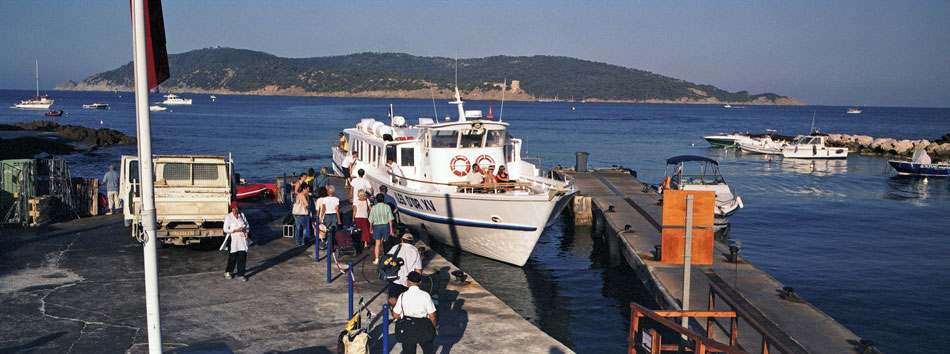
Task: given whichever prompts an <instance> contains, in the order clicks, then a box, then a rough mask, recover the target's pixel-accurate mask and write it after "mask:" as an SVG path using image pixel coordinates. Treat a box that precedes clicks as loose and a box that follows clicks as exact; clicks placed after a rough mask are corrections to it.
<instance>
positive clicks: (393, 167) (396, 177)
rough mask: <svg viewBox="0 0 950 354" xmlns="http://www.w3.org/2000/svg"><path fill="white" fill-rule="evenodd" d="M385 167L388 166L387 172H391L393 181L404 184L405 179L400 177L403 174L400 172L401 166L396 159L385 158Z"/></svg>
mask: <svg viewBox="0 0 950 354" xmlns="http://www.w3.org/2000/svg"><path fill="white" fill-rule="evenodd" d="M386 168H388V169H389V172H392V174H393V176H392V181H393V183H398V184H399V185H402V186H405V185H406V181H405V180H403V179H402V178H400V177H404V176H405V175H404V174H402V168H400V167H399V164H398V163H396V161H393V160H392V159H389V160H387V161H386Z"/></svg>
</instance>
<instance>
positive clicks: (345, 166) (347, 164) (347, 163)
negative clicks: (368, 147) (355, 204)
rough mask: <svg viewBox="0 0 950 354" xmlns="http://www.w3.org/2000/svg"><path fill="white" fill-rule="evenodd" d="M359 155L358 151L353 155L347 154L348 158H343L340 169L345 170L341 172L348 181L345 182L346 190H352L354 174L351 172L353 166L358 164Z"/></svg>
mask: <svg viewBox="0 0 950 354" xmlns="http://www.w3.org/2000/svg"><path fill="white" fill-rule="evenodd" d="M357 155H358V154H357V153H356V151H353V152H352V153H349V154H346V156H345V157H343V161H341V162H340V169H341V170H343V171H341V172H343V178H344V179H345V180H346V182H344V186H345V187H346V188H350V180H351V179H352V178H353V176H352V174H353V173H352V172H351V171H350V168H351V167H353V164H354V163H355V162H356V158H357Z"/></svg>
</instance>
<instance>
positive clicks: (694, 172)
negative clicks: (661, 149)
mask: <svg viewBox="0 0 950 354" xmlns="http://www.w3.org/2000/svg"><path fill="white" fill-rule="evenodd" d="M666 177H667V181H665V182H664V185H665V187H667V188H670V189H684V188H683V187H684V186H688V185H725V184H726V180H725V178H723V177H722V175H721V174H720V173H719V162H718V161H716V160H713V159H710V158H707V157H702V156H694V155H682V156H675V157H671V158H669V159H667V160H666Z"/></svg>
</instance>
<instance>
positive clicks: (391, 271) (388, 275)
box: [376, 243, 405, 281]
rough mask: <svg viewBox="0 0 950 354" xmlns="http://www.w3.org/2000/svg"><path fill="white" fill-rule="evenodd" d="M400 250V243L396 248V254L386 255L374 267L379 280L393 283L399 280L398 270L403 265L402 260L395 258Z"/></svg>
mask: <svg viewBox="0 0 950 354" xmlns="http://www.w3.org/2000/svg"><path fill="white" fill-rule="evenodd" d="M400 249H402V244H401V243H400V244H399V246H396V252H393V253H392V254H389V253H387V254H386V255H385V256H384V257H383V259H381V260H380V262H379V265H378V266H376V274H377V275H379V280H382V281H393V280H396V279H398V278H399V274H398V273H399V268H401V267H402V265H403V263H405V262H404V261H403V259H402V258H399V257H397V256H398V255H399V250H400Z"/></svg>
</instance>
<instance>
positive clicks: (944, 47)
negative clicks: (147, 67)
mask: <svg viewBox="0 0 950 354" xmlns="http://www.w3.org/2000/svg"><path fill="white" fill-rule="evenodd" d="M163 12H164V15H165V28H166V32H167V34H166V35H167V40H168V51H169V53H183V52H188V51H191V50H195V49H201V48H208V47H213V46H222V47H231V48H240V49H249V50H255V51H262V52H266V53H270V54H274V55H277V56H280V57H294V58H302V57H323V56H332V55H346V54H352V53H360V52H394V53H406V54H411V55H416V56H426V57H430V56H439V57H450V58H451V57H456V56H457V57H459V58H483V57H489V56H494V55H509V56H530V55H556V56H565V57H571V58H578V59H583V60H590V61H596V62H603V63H608V64H613V65H619V66H623V67H628V68H633V69H638V70H644V71H649V72H652V73H656V74H660V75H663V76H668V77H672V78H676V79H682V80H686V81H690V82H694V83H697V84H709V85H714V86H716V87H719V88H721V89H724V90H728V91H730V92H735V91H742V90H745V91H749V92H750V93H752V94H757V93H764V92H771V93H775V94H778V95H782V96H788V97H794V98H796V99H799V100H800V101H802V102H804V103H805V104H813V105H839V106H865V105H867V106H902V107H950V69H948V64H947V63H946V62H947V58H950V30H948V29H947V26H946V25H945V24H944V23H945V21H946V20H945V19H946V18H950V16H948V15H950V2H937V1H910V2H900V3H892V2H886V1H853V2H847V1H832V2H820V1H804V2H795V3H784V2H772V1H766V2H757V3H741V4H740V3H723V4H719V3H710V2H696V3H692V2H691V3H640V2H628V1H603V2H594V3H574V2H566V1H548V2H545V1H534V0H532V1H524V2H516V3H508V2H499V1H486V2H478V3H451V2H432V1H414V2H405V3H396V2H383V1H367V2H356V3H352V2H330V3H315V2H307V1H274V2H268V3H256V2H249V1H203V2H195V3H193V2H180V1H169V0H166V1H164V4H163ZM0 29H2V31H3V33H4V34H5V35H4V36H0V48H2V49H3V50H4V52H5V55H3V56H0V88H3V89H33V88H34V78H33V76H34V73H33V65H34V59H38V60H39V62H40V63H39V65H40V88H41V90H43V89H45V90H51V89H52V88H53V87H55V86H56V85H58V84H60V83H62V82H64V81H66V80H73V81H77V82H78V81H81V80H82V79H84V78H86V77H88V76H90V75H93V74H97V73H100V72H105V71H109V70H113V69H115V68H118V67H119V66H121V65H124V64H126V63H128V62H129V61H130V60H131V58H132V44H131V25H130V22H129V8H128V3H127V2H106V1H89V2H75V1H68V0H57V1H50V2H45V3H35V2H28V1H12V2H10V1H4V2H0ZM173 75H174V73H173Z"/></svg>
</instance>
